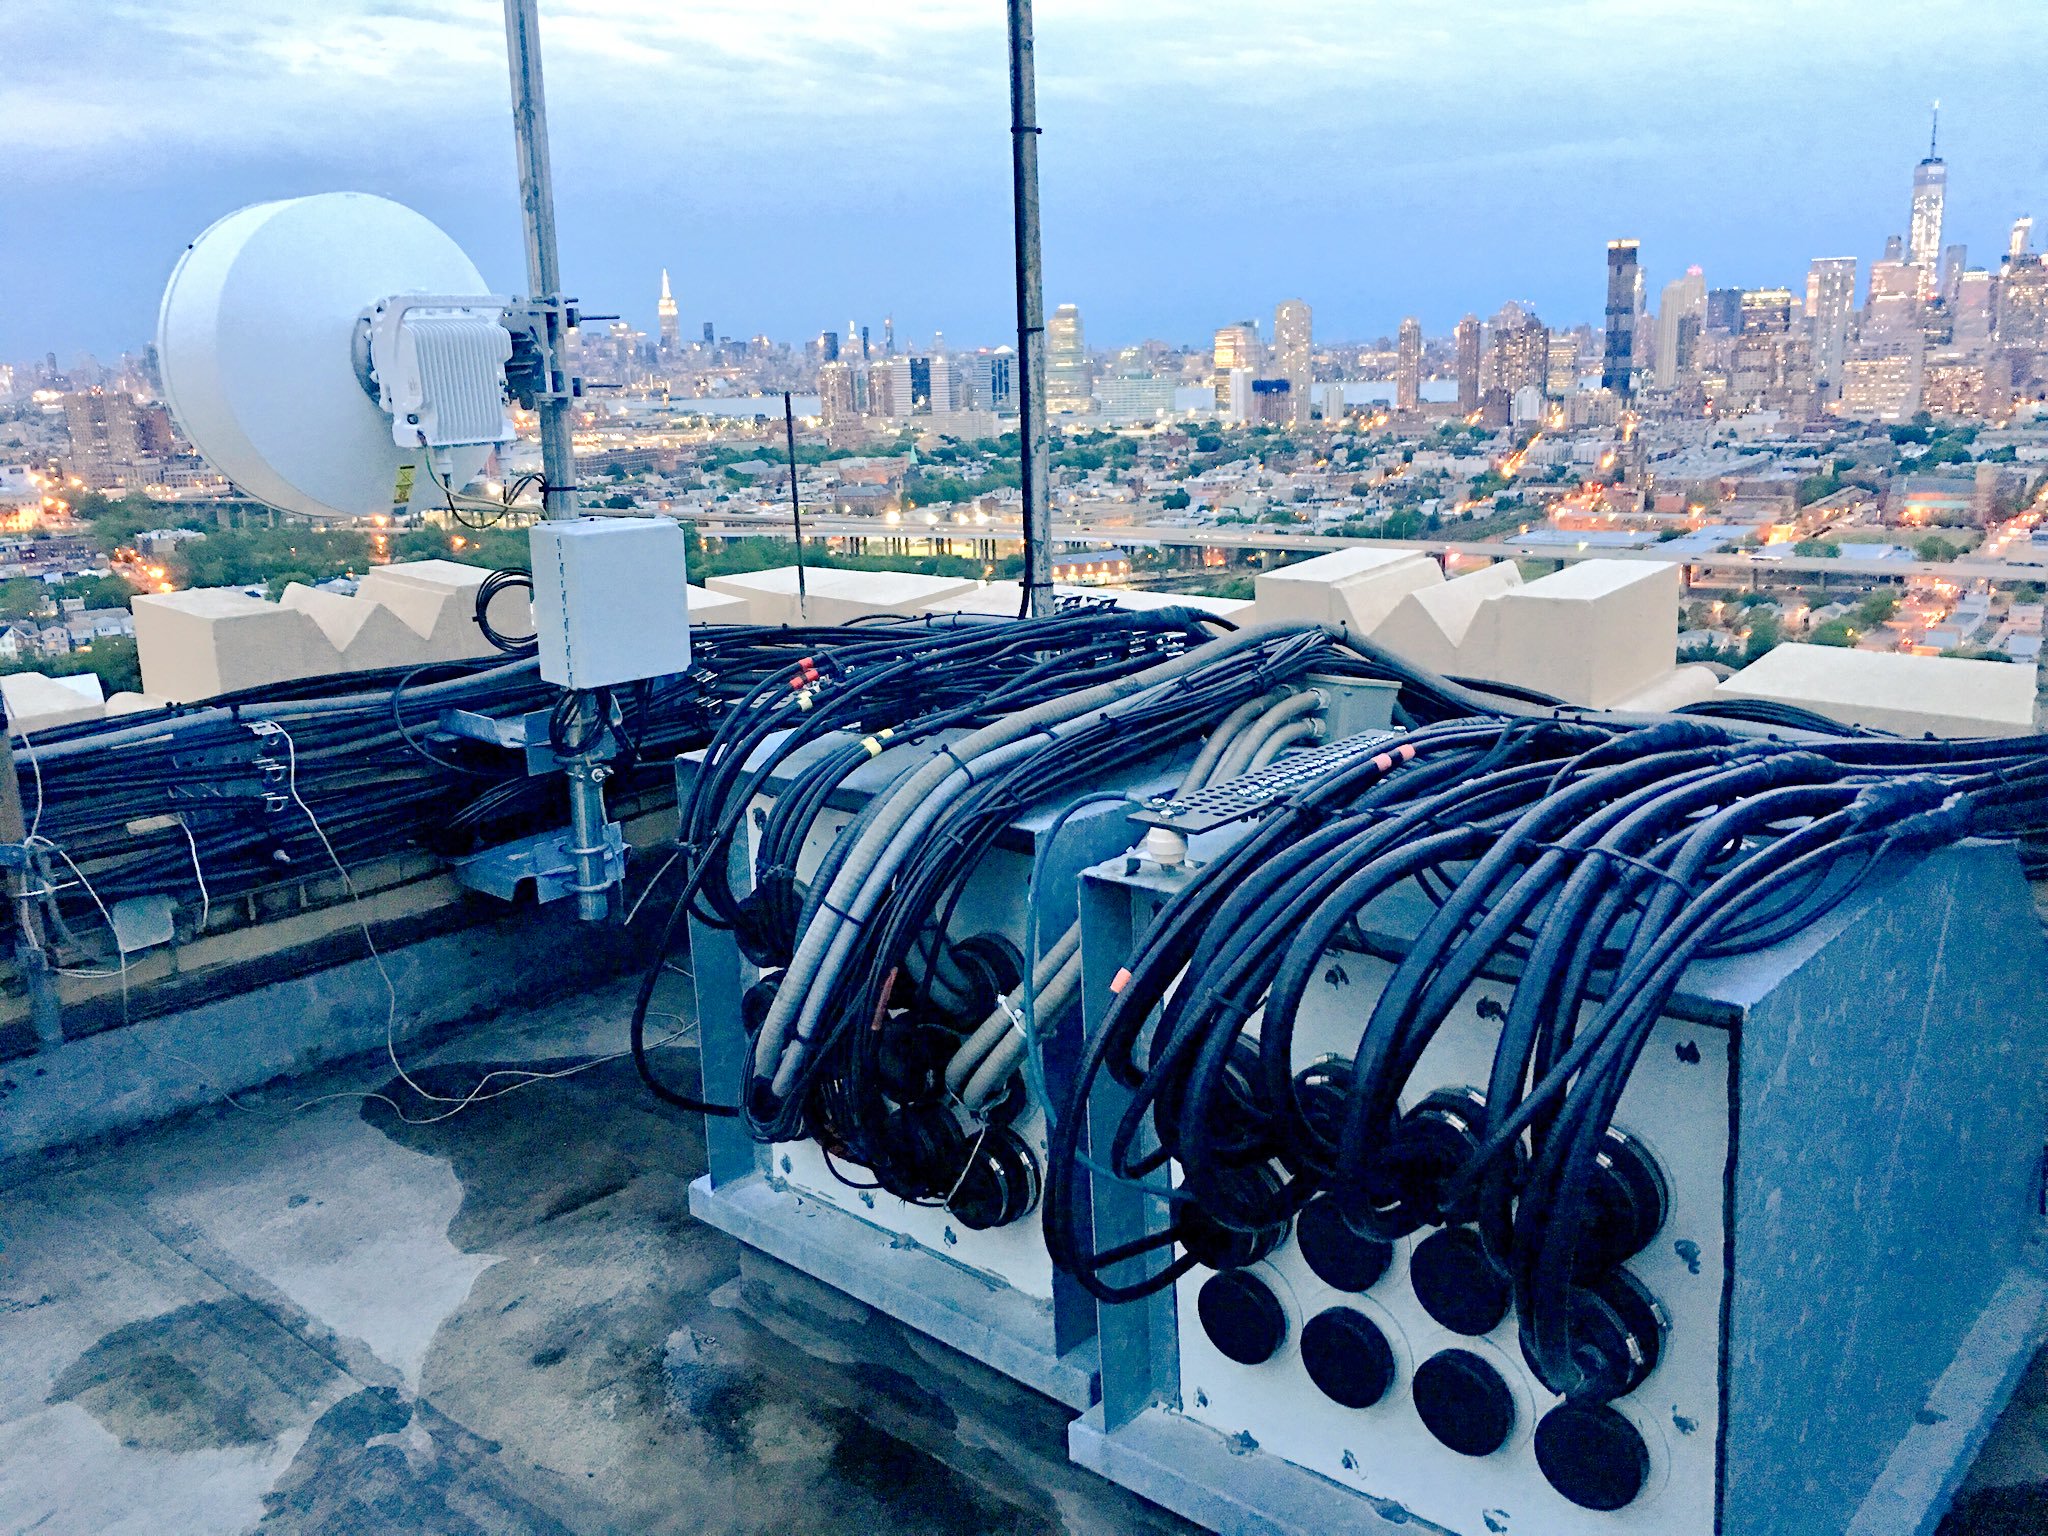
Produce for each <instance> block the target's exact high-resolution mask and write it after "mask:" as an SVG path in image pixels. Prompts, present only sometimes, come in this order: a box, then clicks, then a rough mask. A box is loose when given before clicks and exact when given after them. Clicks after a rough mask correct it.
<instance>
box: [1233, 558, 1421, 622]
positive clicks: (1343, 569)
mask: <svg viewBox="0 0 2048 1536" xmlns="http://www.w3.org/2000/svg"><path fill="white" fill-rule="evenodd" d="M1443 579H1444V573H1443V572H1442V570H1440V569H1439V568H1438V566H1437V563H1436V561H1434V560H1433V559H1431V558H1430V557H1429V556H1428V555H1426V554H1423V553H1422V552H1421V551H1420V550H1414V549H1379V548H1359V549H1339V550H1332V551H1331V552H1330V553H1329V554H1327V555H1318V556H1316V557H1315V558H1314V559H1313V560H1302V561H1299V562H1297V563H1296V564H1293V565H1283V566H1282V567H1280V569H1278V570H1277V571H1261V572H1260V573H1259V575H1258V578H1257V580H1256V581H1255V582H1254V584H1253V590H1254V592H1255V593H1256V600H1255V604H1254V608H1255V612H1254V617H1255V618H1257V619H1258V620H1259V622H1261V623H1267V622H1280V623H1291V624H1327V625H1329V626H1331V627H1332V628H1334V629H1342V630H1345V631H1348V632H1349V633H1351V634H1355V635H1360V636H1364V637H1367V638H1370V637H1371V635H1372V634H1373V632H1374V631H1375V630H1377V629H1378V628H1379V627H1380V625H1381V624H1382V623H1383V622H1384V621H1385V620H1386V618H1387V616H1388V615H1389V614H1391V613H1392V612H1393V611H1394V610H1395V609H1396V608H1397V607H1399V606H1400V604H1401V601H1402V599H1403V598H1405V597H1407V596H1408V595H1409V594H1410V593H1411V592H1416V591H1420V590H1421V589H1423V588H1425V587H1433V586H1438V585H1441V584H1442V582H1443Z"/></svg>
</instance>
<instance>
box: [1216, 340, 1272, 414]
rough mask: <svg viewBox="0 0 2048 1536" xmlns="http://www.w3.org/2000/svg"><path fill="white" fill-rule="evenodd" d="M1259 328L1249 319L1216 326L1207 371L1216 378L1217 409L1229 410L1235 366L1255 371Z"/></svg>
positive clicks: (1226, 411) (1257, 359) (1257, 364)
mask: <svg viewBox="0 0 2048 1536" xmlns="http://www.w3.org/2000/svg"><path fill="white" fill-rule="evenodd" d="M1259 352H1260V349H1259V328H1258V326H1257V325H1255V324H1254V323H1253V322H1251V321H1250V320H1239V321H1238V322H1236V323H1235V324H1234V325H1225V326H1220V327H1218V329H1217V331H1216V341H1215V348H1214V351H1213V352H1212V353H1211V355H1210V359H1211V361H1210V374H1211V377H1212V379H1213V380H1214V382H1215V389H1216V409H1217V410H1219V411H1222V412H1225V413H1226V414H1227V413H1228V412H1229V411H1230V410H1231V408H1232V407H1231V393H1230V390H1231V385H1230V376H1231V374H1233V373H1235V372H1236V371H1237V370H1238V369H1240V368H1242V369H1245V370H1246V371H1247V372H1253V371H1256V370H1257V368H1258V366H1259Z"/></svg>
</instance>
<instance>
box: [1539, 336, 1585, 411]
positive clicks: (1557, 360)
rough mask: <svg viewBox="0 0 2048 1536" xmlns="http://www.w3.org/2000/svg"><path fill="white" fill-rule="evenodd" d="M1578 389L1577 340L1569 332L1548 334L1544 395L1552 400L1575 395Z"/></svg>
mask: <svg viewBox="0 0 2048 1536" xmlns="http://www.w3.org/2000/svg"><path fill="white" fill-rule="evenodd" d="M1578 388H1579V338H1578V337H1576V336H1574V335H1573V334H1572V333H1571V332H1570V331H1552V332H1551V333H1550V353H1549V361H1548V363H1547V364H1546V365H1545V369H1544V393H1545V394H1547V395H1549V396H1550V398H1551V399H1553V400H1563V399H1567V398H1568V397H1570V396H1572V395H1574V394H1577V393H1578Z"/></svg>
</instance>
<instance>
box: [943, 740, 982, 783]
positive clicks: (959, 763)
mask: <svg viewBox="0 0 2048 1536" xmlns="http://www.w3.org/2000/svg"><path fill="white" fill-rule="evenodd" d="M939 753H940V755H941V756H944V757H950V758H951V759H953V762H954V765H955V766H956V767H958V768H959V770H960V771H961V772H962V773H964V774H966V775H967V782H968V783H969V784H973V783H975V782H976V780H975V777H974V770H973V769H972V768H971V767H969V766H968V763H967V759H966V758H964V757H962V756H961V755H960V754H959V753H958V752H955V751H954V750H953V747H952V744H951V743H950V742H948V743H947V744H946V745H945V746H943V747H941V748H939Z"/></svg>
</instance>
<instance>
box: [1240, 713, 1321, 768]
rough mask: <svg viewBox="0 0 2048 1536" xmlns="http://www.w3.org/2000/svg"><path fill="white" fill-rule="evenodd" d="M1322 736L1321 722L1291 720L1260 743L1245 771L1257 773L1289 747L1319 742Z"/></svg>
mask: <svg viewBox="0 0 2048 1536" xmlns="http://www.w3.org/2000/svg"><path fill="white" fill-rule="evenodd" d="M1322 734H1323V722H1322V721H1320V720H1290V721H1289V722H1288V723H1287V724H1285V725H1283V726H1281V727H1280V729H1279V730H1277V731H1275V732H1273V734H1272V735H1270V736H1268V737H1267V738H1266V739H1265V740H1264V741H1262V742H1260V743H1259V749H1258V750H1257V751H1256V752H1254V753H1253V754H1252V756H1251V761H1250V762H1248V763H1246V764H1245V765H1244V771H1245V772H1246V773H1257V772H1258V771H1259V770H1260V769H1261V768H1263V767H1265V766H1266V764H1268V763H1270V762H1272V761H1273V759H1274V758H1276V757H1278V756H1279V755H1280V754H1281V753H1282V752H1285V751H1286V750H1287V749H1288V748H1289V747H1291V746H1294V745H1296V744H1297V743H1300V742H1310V741H1316V740H1319V739H1320V738H1321V737H1322Z"/></svg>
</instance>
